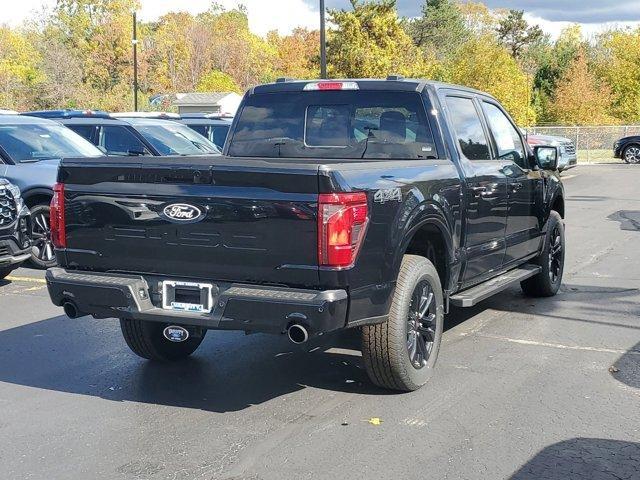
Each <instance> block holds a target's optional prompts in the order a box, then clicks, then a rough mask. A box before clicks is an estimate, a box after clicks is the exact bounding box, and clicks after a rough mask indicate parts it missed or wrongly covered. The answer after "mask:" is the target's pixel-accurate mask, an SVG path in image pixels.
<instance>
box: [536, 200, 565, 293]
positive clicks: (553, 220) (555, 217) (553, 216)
mask: <svg viewBox="0 0 640 480" xmlns="http://www.w3.org/2000/svg"><path fill="white" fill-rule="evenodd" d="M556 225H558V226H559V227H560V242H561V244H562V262H561V265H560V275H558V278H557V280H556V282H555V283H552V282H551V278H550V277H549V255H550V253H551V240H552V238H551V236H552V234H553V230H554V229H555V227H556ZM565 254H566V243H565V234H564V224H563V223H562V218H561V217H560V215H559V214H558V213H557V212H556V211H553V210H552V211H551V213H550V215H549V222H548V224H547V233H546V235H545V239H544V249H543V255H542V258H541V262H540V266H541V267H542V272H540V273H541V274H542V275H543V276H544V279H545V280H546V282H547V287H548V290H549V292H548V293H549V294H551V295H553V294H555V293H556V292H557V291H558V289H559V288H560V285H561V284H562V276H563V274H564V259H565Z"/></svg>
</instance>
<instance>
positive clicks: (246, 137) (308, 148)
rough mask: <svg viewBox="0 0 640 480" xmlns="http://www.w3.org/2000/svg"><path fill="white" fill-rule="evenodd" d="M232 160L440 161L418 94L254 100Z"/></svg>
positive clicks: (294, 94)
mask: <svg viewBox="0 0 640 480" xmlns="http://www.w3.org/2000/svg"><path fill="white" fill-rule="evenodd" d="M229 155H233V156H240V157H251V156H259V157H290V158H344V159H361V158H382V159H407V158H408V159H412V158H436V157H437V154H436V148H435V145H434V142H433V136H432V133H431V130H430V128H429V123H428V121H427V118H426V115H425V109H424V104H423V103H422V98H421V96H420V94H418V93H417V92H393V91H321V92H313V91H312V92H282V93H264V94H256V95H252V96H250V97H249V98H248V99H247V101H246V103H245V104H244V107H243V109H242V111H241V113H240V115H239V118H238V122H237V125H236V128H235V132H234V133H233V137H232V139H231V143H230V146H229Z"/></svg>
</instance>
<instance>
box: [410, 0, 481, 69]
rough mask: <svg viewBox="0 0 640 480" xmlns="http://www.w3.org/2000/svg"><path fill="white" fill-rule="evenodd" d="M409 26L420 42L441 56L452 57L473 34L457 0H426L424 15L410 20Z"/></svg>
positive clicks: (417, 41)
mask: <svg viewBox="0 0 640 480" xmlns="http://www.w3.org/2000/svg"><path fill="white" fill-rule="evenodd" d="M407 29H408V32H409V34H410V35H411V37H412V38H413V41H414V43H415V44H416V45H418V46H419V47H422V48H424V49H426V50H429V51H432V52H434V54H435V56H436V58H437V59H439V60H444V59H446V58H449V57H451V56H452V55H453V54H454V53H455V52H456V50H457V49H458V48H460V46H461V45H462V44H463V43H464V42H465V41H466V40H468V38H469V34H470V32H469V30H468V29H467V27H466V25H465V19H464V17H463V16H462V13H461V12H460V9H459V8H458V5H457V3H456V2H455V1H453V0H426V1H425V3H424V5H423V6H422V16H421V17H418V18H416V19H413V20H410V21H409V23H408V28H407Z"/></svg>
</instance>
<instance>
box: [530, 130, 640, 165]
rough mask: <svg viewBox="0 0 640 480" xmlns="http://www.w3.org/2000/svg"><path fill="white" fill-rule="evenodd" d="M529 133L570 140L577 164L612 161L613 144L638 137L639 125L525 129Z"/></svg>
mask: <svg viewBox="0 0 640 480" xmlns="http://www.w3.org/2000/svg"><path fill="white" fill-rule="evenodd" d="M527 131H528V132H529V133H533V134H537V135H554V136H557V137H565V138H568V139H570V140H571V141H572V142H573V143H574V144H575V146H576V152H577V154H578V162H580V163H590V162H605V161H614V158H613V144H614V143H615V141H616V140H620V139H621V138H622V137H628V136H629V135H640V125H614V126H593V127H558V126H539V127H530V128H527Z"/></svg>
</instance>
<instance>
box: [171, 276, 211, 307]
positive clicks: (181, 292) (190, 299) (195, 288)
mask: <svg viewBox="0 0 640 480" xmlns="http://www.w3.org/2000/svg"><path fill="white" fill-rule="evenodd" d="M215 291H217V288H216V289H215ZM213 298H214V285H213V284H211V283H197V282H182V281H176V280H165V281H163V282H162V308H163V309H165V310H174V311H178V312H193V313H209V312H211V310H212V308H213Z"/></svg>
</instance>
